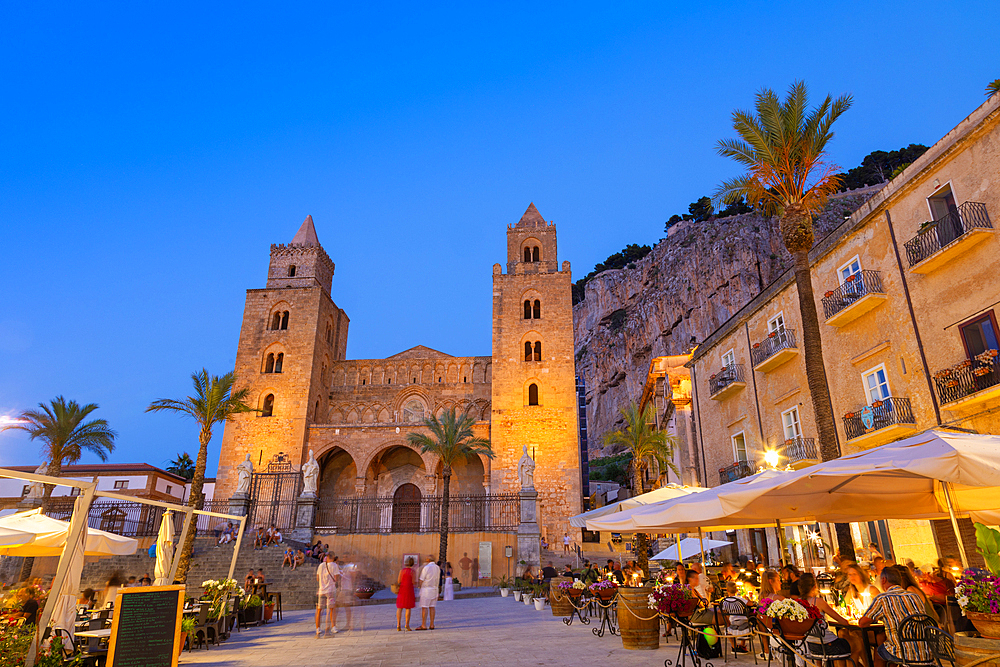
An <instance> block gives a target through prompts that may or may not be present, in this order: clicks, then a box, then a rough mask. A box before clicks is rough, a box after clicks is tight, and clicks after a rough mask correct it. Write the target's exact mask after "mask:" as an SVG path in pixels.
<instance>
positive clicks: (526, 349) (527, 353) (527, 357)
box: [524, 341, 531, 361]
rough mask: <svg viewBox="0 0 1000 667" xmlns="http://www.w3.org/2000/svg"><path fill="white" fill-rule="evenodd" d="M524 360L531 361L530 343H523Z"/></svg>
mask: <svg viewBox="0 0 1000 667" xmlns="http://www.w3.org/2000/svg"><path fill="white" fill-rule="evenodd" d="M524 360H525V361H531V341H525V343H524Z"/></svg>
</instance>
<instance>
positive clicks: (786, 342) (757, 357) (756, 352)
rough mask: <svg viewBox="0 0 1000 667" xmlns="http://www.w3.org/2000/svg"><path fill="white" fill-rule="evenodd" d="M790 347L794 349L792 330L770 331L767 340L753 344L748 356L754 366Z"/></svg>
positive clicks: (793, 332)
mask: <svg viewBox="0 0 1000 667" xmlns="http://www.w3.org/2000/svg"><path fill="white" fill-rule="evenodd" d="M790 347H795V330H794V329H785V328H782V329H779V330H777V331H772V332H771V333H769V334H768V335H767V338H765V339H764V340H762V341H760V342H759V343H754V346H753V349H751V350H750V356H751V357H752V358H753V365H754V366H756V365H758V364H760V363H761V362H763V361H766V360H767V359H770V358H771V357H773V356H774V355H775V354H777V353H778V352H780V351H781V350H784V349H786V348H790Z"/></svg>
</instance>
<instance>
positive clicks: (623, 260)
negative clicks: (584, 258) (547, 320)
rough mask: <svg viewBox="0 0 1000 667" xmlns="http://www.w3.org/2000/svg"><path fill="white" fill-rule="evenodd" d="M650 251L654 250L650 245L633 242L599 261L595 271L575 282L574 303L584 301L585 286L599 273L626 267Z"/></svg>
mask: <svg viewBox="0 0 1000 667" xmlns="http://www.w3.org/2000/svg"><path fill="white" fill-rule="evenodd" d="M650 251H652V248H651V247H649V246H648V245H636V244H634V243H632V244H629V245H627V246H625V247H624V248H623V249H622V250H621V251H620V252H616V253H615V254H613V255H611V256H609V257H608V258H607V259H606V260H604V261H603V262H600V263H598V264H597V266H595V267H594V270H593V271H591V272H590V273H588V274H587V275H586V276H584V277H583V278H580V279H579V280H577V281H576V282H575V283H573V303H574V304H577V303H580V302H581V301H583V297H584V288H585V287H586V285H587V283H588V282H589V281H590V279H591V278H593V277H594V276H596V275H597V274H598V273H602V272H604V271H610V270H611V269H624V268H625V267H626V266H628V265H629V264H632V263H634V262H637V261H639V260H640V259H642V258H643V257H645V256H646V255H648V254H649V253H650Z"/></svg>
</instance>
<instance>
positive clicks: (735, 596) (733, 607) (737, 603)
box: [719, 581, 753, 653]
mask: <svg viewBox="0 0 1000 667" xmlns="http://www.w3.org/2000/svg"><path fill="white" fill-rule="evenodd" d="M725 586H726V597H724V598H723V599H722V601H721V602H719V607H720V609H722V612H723V613H724V614H725V615H726V620H727V621H728V622H727V623H726V631H725V634H727V635H730V636H731V637H732V643H733V653H748V652H749V651H748V650H747V648H746V641H745V640H739V643H737V641H738V640H737V637H745V636H747V635H749V634H750V633H752V632H753V628H752V627H751V626H750V617H749V616H747V614H748V613H749V611H750V608H749V606H748V604H747V599H746V598H745V597H743V596H742V595H740V594H739V592H740V587H739V586H737V585H736V582H735V581H727V582H725Z"/></svg>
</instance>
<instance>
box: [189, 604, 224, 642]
mask: <svg viewBox="0 0 1000 667" xmlns="http://www.w3.org/2000/svg"><path fill="white" fill-rule="evenodd" d="M208 612H209V606H208V605H207V604H203V605H201V607H199V608H198V618H197V619H196V620H195V622H194V630H193V631H192V632H191V633H189V634H188V641H189V642H191V644H192V646H193V645H194V644H195V643H196V642H197V644H198V646H201V645H202V644H204V645H205V650H208V643H209V641H210V639H212V638H215V637H218V635H217V634H216V633H212V634H211V635H210V634H209V629H210V627H211V626H212V623H211V622H209V620H208Z"/></svg>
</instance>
